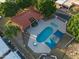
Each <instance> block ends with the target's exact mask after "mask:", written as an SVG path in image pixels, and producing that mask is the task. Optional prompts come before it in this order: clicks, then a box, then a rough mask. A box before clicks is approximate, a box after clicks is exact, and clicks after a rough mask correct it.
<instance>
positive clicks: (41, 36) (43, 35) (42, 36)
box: [36, 27, 53, 42]
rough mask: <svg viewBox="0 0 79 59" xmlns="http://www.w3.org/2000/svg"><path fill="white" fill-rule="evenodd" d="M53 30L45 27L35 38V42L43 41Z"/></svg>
mask: <svg viewBox="0 0 79 59" xmlns="http://www.w3.org/2000/svg"><path fill="white" fill-rule="evenodd" d="M52 32H53V29H52V28H51V27H46V28H45V29H44V30H43V31H42V32H41V33H40V34H39V35H38V36H37V38H36V40H37V42H44V41H45V40H46V39H47V38H48V37H49V36H50V35H51V34H52Z"/></svg>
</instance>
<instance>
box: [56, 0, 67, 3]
mask: <svg viewBox="0 0 79 59" xmlns="http://www.w3.org/2000/svg"><path fill="white" fill-rule="evenodd" d="M65 1H67V0H57V1H56V3H58V4H63V3H64V2H65Z"/></svg>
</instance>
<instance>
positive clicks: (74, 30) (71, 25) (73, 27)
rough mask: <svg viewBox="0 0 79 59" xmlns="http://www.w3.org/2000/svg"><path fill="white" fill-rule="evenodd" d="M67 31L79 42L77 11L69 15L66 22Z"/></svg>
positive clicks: (78, 16)
mask: <svg viewBox="0 0 79 59" xmlns="http://www.w3.org/2000/svg"><path fill="white" fill-rule="evenodd" d="M67 31H68V32H69V33H70V34H72V35H73V36H74V37H75V40H76V41H78V42H79V13H78V14H76V15H74V16H72V17H71V19H70V20H69V22H68V23H67Z"/></svg>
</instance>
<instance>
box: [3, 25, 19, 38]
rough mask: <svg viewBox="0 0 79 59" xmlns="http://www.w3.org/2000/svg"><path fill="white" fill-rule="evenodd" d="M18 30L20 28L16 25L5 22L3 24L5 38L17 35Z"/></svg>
mask: <svg viewBox="0 0 79 59" xmlns="http://www.w3.org/2000/svg"><path fill="white" fill-rule="evenodd" d="M19 31H20V29H19V28H18V27H17V26H14V25H11V24H7V25H5V32H4V35H5V37H6V38H8V39H10V38H13V37H14V36H17V33H18V32H19Z"/></svg>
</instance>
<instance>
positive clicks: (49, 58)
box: [39, 54, 57, 59]
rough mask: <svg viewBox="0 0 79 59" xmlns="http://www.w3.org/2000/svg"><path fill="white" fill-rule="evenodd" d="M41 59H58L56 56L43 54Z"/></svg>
mask: <svg viewBox="0 0 79 59" xmlns="http://www.w3.org/2000/svg"><path fill="white" fill-rule="evenodd" d="M39 59H57V57H56V56H54V55H48V54H41V55H40V56H39Z"/></svg>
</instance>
